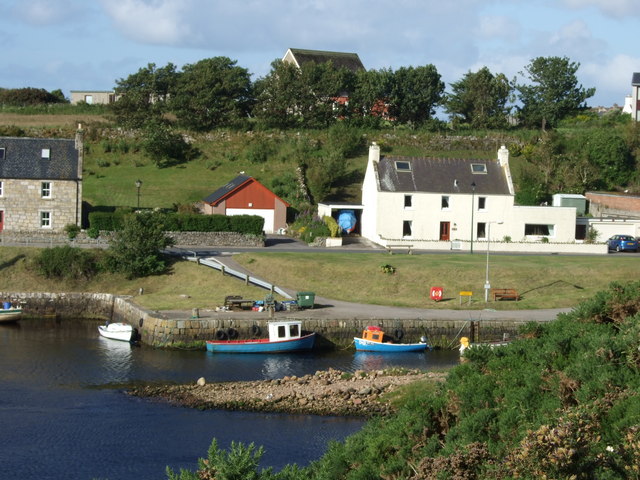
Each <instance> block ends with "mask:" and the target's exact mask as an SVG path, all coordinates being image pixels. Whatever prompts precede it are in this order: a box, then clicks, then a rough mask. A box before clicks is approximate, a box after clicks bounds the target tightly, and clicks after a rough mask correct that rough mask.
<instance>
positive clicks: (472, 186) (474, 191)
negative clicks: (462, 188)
mask: <svg viewBox="0 0 640 480" xmlns="http://www.w3.org/2000/svg"><path fill="white" fill-rule="evenodd" d="M475 193H476V182H471V251H470V252H469V253H473V209H474V206H475V202H474V198H473V197H474V195H475Z"/></svg>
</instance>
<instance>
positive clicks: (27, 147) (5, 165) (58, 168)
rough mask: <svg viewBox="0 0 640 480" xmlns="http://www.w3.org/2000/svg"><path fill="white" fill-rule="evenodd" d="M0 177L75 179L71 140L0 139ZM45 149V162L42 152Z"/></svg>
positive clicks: (73, 148) (73, 150) (73, 145)
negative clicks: (46, 154)
mask: <svg viewBox="0 0 640 480" xmlns="http://www.w3.org/2000/svg"><path fill="white" fill-rule="evenodd" d="M0 149H4V154H2V152H0V178H3V179H5V178H6V179H9V178H11V179H35V180H40V179H46V180H78V179H79V178H80V173H81V172H78V151H77V150H76V148H75V140H68V139H60V138H57V139H56V138H26V137H0ZM43 149H49V150H50V157H49V159H43V158H42V150H43Z"/></svg>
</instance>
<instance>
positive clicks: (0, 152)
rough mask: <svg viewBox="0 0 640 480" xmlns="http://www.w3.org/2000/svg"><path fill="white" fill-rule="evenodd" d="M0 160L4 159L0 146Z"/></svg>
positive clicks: (2, 149)
mask: <svg viewBox="0 0 640 480" xmlns="http://www.w3.org/2000/svg"><path fill="white" fill-rule="evenodd" d="M0 160H4V148H0Z"/></svg>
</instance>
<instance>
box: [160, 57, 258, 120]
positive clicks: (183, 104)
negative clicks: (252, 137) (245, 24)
mask: <svg viewBox="0 0 640 480" xmlns="http://www.w3.org/2000/svg"><path fill="white" fill-rule="evenodd" d="M251 89H252V85H251V76H250V74H249V71H248V70H247V69H246V68H242V67H239V66H237V65H236V61H234V60H231V59H229V58H227V57H214V58H207V59H204V60H200V61H199V62H197V63H194V64H191V65H185V66H184V67H183V69H182V73H181V74H180V77H179V80H178V82H177V88H176V92H175V95H174V96H173V97H172V99H171V110H172V111H173V112H174V113H175V114H176V116H177V117H178V121H179V122H180V123H181V124H182V125H184V126H185V127H187V128H191V129H194V130H199V131H207V130H212V129H215V128H218V127H229V126H234V125H239V124H241V122H242V121H243V120H244V119H246V118H247V116H248V114H249V111H250V106H251V101H252V96H251Z"/></svg>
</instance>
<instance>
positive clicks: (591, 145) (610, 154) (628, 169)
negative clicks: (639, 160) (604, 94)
mask: <svg viewBox="0 0 640 480" xmlns="http://www.w3.org/2000/svg"><path fill="white" fill-rule="evenodd" d="M580 144H581V147H582V148H581V150H582V152H583V155H584V157H585V158H586V159H587V160H588V161H589V163H590V164H591V165H593V166H595V167H596V168H597V170H598V174H599V181H598V183H597V184H596V185H594V186H593V187H594V188H600V189H604V190H612V189H615V188H616V187H621V186H626V185H627V184H628V183H629V181H630V180H631V179H632V175H633V173H634V171H635V162H634V159H633V157H632V155H631V152H630V151H629V147H628V145H627V143H626V142H625V139H624V138H623V137H622V136H620V135H619V134H618V133H617V132H615V131H614V130H612V129H596V130H592V131H588V132H587V134H586V138H583V139H582V141H581V142H580Z"/></svg>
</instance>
